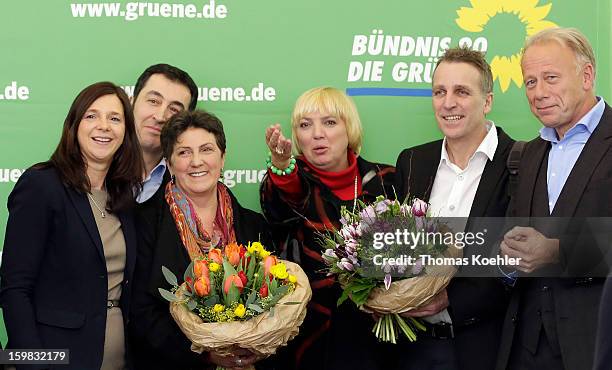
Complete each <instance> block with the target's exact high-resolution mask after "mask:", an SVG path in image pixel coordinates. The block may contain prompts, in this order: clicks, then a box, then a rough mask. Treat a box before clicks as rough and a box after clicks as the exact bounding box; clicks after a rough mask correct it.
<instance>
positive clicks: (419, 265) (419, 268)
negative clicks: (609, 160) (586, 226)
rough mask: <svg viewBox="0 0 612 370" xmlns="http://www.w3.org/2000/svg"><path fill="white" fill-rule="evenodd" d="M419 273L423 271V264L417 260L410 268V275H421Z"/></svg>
mask: <svg viewBox="0 0 612 370" xmlns="http://www.w3.org/2000/svg"><path fill="white" fill-rule="evenodd" d="M421 271H423V263H422V262H421V259H420V258H419V259H418V260H417V261H416V263H415V264H414V265H413V266H412V275H418V274H420V273H421Z"/></svg>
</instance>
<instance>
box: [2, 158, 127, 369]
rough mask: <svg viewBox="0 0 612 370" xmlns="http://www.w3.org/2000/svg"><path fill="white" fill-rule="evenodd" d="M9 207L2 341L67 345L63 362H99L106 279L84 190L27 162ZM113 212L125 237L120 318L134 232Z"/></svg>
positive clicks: (80, 365) (84, 365) (86, 365)
mask: <svg viewBox="0 0 612 370" xmlns="http://www.w3.org/2000/svg"><path fill="white" fill-rule="evenodd" d="M8 209H9V218H8V223H7V226H6V236H5V240H4V253H3V259H2V267H1V268H0V277H1V282H0V286H1V289H0V302H1V304H2V309H3V312H4V322H5V324H6V329H7V333H8V345H7V348H48V349H61V348H68V349H69V350H70V365H69V366H62V367H61V368H62V369H64V368H66V369H79V370H83V369H99V368H100V366H101V365H102V356H103V352H104V336H105V329H106V314H107V308H106V301H107V294H108V281H107V271H106V260H105V258H104V249H103V246H102V241H101V239H100V235H99V233H98V229H97V226H96V222H95V219H94V216H93V213H92V210H91V207H90V205H89V201H88V200H87V196H86V195H85V194H82V193H79V192H77V191H75V190H73V189H72V188H67V187H66V186H64V185H63V184H62V182H61V181H60V178H59V176H58V174H57V172H56V170H55V169H54V168H46V169H28V170H27V171H26V172H25V173H24V174H23V175H22V176H21V177H20V179H19V181H18V182H17V184H16V185H15V188H14V189H13V191H12V192H11V194H10V195H9V199H8ZM117 216H118V217H119V219H120V221H121V225H122V229H123V235H124V237H125V244H126V265H125V271H124V281H123V284H122V289H123V292H122V295H121V308H122V311H123V317H124V322H127V315H128V312H129V309H130V299H129V298H130V295H131V294H130V293H131V283H130V280H131V278H132V274H133V271H134V265H135V262H136V261H135V260H136V233H135V227H134V222H133V218H132V215H131V214H130V213H120V214H118V215H117ZM31 368H47V367H45V366H40V367H31Z"/></svg>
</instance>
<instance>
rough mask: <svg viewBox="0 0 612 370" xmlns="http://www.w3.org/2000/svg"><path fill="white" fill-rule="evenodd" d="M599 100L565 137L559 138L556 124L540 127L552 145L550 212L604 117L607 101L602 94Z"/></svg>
mask: <svg viewBox="0 0 612 370" xmlns="http://www.w3.org/2000/svg"><path fill="white" fill-rule="evenodd" d="M597 100H598V102H597V104H596V105H595V106H594V107H593V108H591V110H590V111H589V112H588V113H587V114H586V115H585V116H584V117H582V118H581V119H580V120H579V121H578V122H577V123H576V124H575V125H574V127H572V128H570V129H569V130H568V131H567V132H566V133H565V135H564V136H563V139H561V140H559V138H558V137H557V131H555V129H554V128H552V127H543V128H541V129H540V137H541V138H542V139H543V140H546V141H548V142H550V143H551V146H552V147H551V148H550V152H549V153H548V171H547V172H546V183H547V186H548V209H549V211H550V213H552V211H553V209H554V208H555V204H557V199H559V195H560V194H561V190H563V186H564V185H565V181H567V178H568V177H569V174H570V172H571V171H572V168H574V164H576V161H577V160H578V157H579V156H580V153H582V149H583V148H584V145H585V144H586V142H587V141H588V140H589V138H590V137H591V134H592V133H593V131H595V128H597V125H598V124H599V121H600V120H601V117H602V116H603V112H604V109H605V107H606V105H605V102H604V100H603V99H602V98H601V97H597Z"/></svg>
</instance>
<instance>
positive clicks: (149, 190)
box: [136, 158, 166, 203]
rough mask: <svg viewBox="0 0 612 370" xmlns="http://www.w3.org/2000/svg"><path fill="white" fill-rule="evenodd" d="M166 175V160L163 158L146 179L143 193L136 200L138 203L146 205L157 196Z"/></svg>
mask: <svg viewBox="0 0 612 370" xmlns="http://www.w3.org/2000/svg"><path fill="white" fill-rule="evenodd" d="M164 173H166V159H165V158H162V160H161V161H160V162H159V163H158V164H157V166H155V167H153V170H152V171H151V173H149V176H147V177H146V178H145V179H144V182H143V183H142V191H141V192H140V194H138V197H137V198H136V201H137V202H138V203H144V202H145V201H147V200H149V199H150V198H151V197H152V196H153V194H155V192H156V191H157V189H159V187H160V186H161V183H162V181H163V180H164Z"/></svg>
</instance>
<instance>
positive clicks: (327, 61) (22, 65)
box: [0, 0, 612, 343]
mask: <svg viewBox="0 0 612 370" xmlns="http://www.w3.org/2000/svg"><path fill="white" fill-rule="evenodd" d="M610 2H611V0H584V1H581V2H577V1H567V0H566V1H557V0H544V1H542V0H540V1H538V0H471V1H468V0H458V1H405V0H387V1H380V2H371V1H355V0H351V1H348V0H335V1H330V0H309V1H305V0H294V1H281V0H266V1H261V0H260V1H253V0H199V1H192V2H186V1H181V0H172V1H171V2H170V1H169V2H166V3H162V2H159V1H155V2H147V3H145V2H140V3H136V2H126V1H120V2H114V3H111V2H98V3H89V4H86V3H71V2H69V1H64V0H53V1H33V0H20V1H3V2H2V5H0V50H1V51H0V203H1V204H2V206H1V207H0V238H2V243H0V245H2V244H3V240H4V229H5V225H6V219H7V216H8V215H7V211H6V207H5V206H4V205H5V204H6V200H7V197H8V194H9V193H10V191H11V189H12V188H13V186H14V184H15V182H16V180H17V178H18V177H19V175H20V174H21V171H22V170H24V169H26V168H27V167H29V166H30V165H31V164H33V163H35V162H39V161H42V160H46V159H47V158H48V157H49V156H50V154H51V152H52V150H53V149H54V148H55V145H56V144H57V141H58V139H59V136H60V131H61V126H62V123H63V120H64V117H65V115H66V113H67V110H68V108H69V106H70V103H71V102H72V99H73V98H74V97H75V96H76V94H77V93H78V92H79V91H80V90H81V89H82V88H83V87H85V86H86V85H88V84H91V83H93V82H96V81H101V80H110V81H113V82H115V83H117V84H119V85H122V86H126V89H127V90H128V91H131V89H132V88H133V84H134V83H135V80H136V78H137V77H138V75H139V74H140V73H141V72H142V71H143V70H144V69H145V68H146V67H147V66H149V65H151V64H155V63H159V62H165V63H170V64H174V65H177V66H179V67H181V68H183V69H184V70H186V71H188V72H189V73H190V74H191V75H192V77H193V78H194V80H195V81H196V83H197V84H198V86H199V87H200V88H201V92H200V101H199V104H198V107H200V108H204V109H207V110H210V111H212V112H214V113H216V114H217V115H218V116H219V117H220V118H221V120H222V121H223V122H224V124H225V130H226V135H227V138H228V153H227V161H226V172H225V177H226V179H227V183H228V185H229V186H233V190H234V192H235V194H236V195H237V196H238V198H239V199H240V201H241V202H242V203H243V204H244V205H246V206H248V207H250V208H258V207H259V206H258V196H257V191H258V181H257V174H258V172H259V171H261V170H262V169H263V168H264V158H265V153H266V147H265V143H264V140H263V135H264V128H265V127H266V126H267V125H269V124H271V123H275V122H281V123H282V124H283V125H284V127H285V129H286V133H288V127H289V126H288V120H289V116H290V112H291V109H292V105H293V103H294V101H295V99H296V98H297V97H298V96H299V95H300V94H301V93H302V92H303V91H305V90H306V89H309V88H311V87H315V86H321V85H331V86H335V87H338V88H341V89H346V90H347V92H349V94H351V95H354V99H355V101H356V103H357V106H358V108H359V111H360V114H361V118H362V121H363V123H364V127H365V141H364V146H363V151H362V155H363V156H364V157H366V158H368V159H369V160H374V161H379V162H386V163H394V162H395V159H396V156H397V154H398V153H399V151H400V150H401V149H402V148H405V147H408V146H412V145H415V144H419V143H423V142H426V141H430V140H433V139H436V138H439V137H440V133H439V132H438V130H437V128H436V124H435V121H434V118H433V115H432V111H431V102H430V100H431V99H430V98H429V90H428V89H429V88H430V84H429V81H430V76H431V70H432V67H433V65H434V64H435V60H436V59H435V58H436V57H437V56H438V55H439V54H440V53H441V52H442V49H443V47H444V46H449V45H450V46H455V45H457V44H458V43H459V41H460V40H463V41H464V42H468V44H469V45H472V46H473V47H475V48H477V49H479V50H483V51H484V50H486V51H487V59H488V60H489V62H490V63H491V64H492V67H493V72H494V76H495V78H496V83H495V90H494V93H495V99H494V106H493V111H492V113H491V114H490V116H489V118H490V119H492V120H493V121H495V122H496V124H498V125H500V126H503V127H504V129H505V130H506V131H507V132H509V133H510V134H511V135H512V136H513V137H514V138H516V139H530V138H532V137H534V136H535V135H537V130H538V128H539V126H540V125H539V123H538V122H537V121H536V120H535V119H534V117H533V116H532V115H531V113H530V112H529V108H528V106H527V102H526V99H525V97H524V91H523V88H522V82H521V81H522V78H521V75H520V66H519V62H518V55H519V54H518V53H519V52H520V49H521V46H522V44H523V42H524V40H525V37H526V36H528V35H529V34H531V33H533V32H536V31H538V30H540V29H543V28H546V27H551V26H554V25H559V26H572V27H577V28H579V29H580V30H581V31H583V32H584V33H585V34H586V35H587V37H588V38H589V39H590V40H591V42H592V44H593V47H594V49H595V53H596V56H597V61H598V67H597V92H598V94H599V95H601V96H603V97H604V98H607V99H610V96H611V95H610V90H611V85H612V81H611V74H610V60H611V58H612V51H611V50H612V48H610V35H611V34H612V32H611V27H612V26H611V23H612V15H611V5H610ZM32 232H36V230H33V231H32ZM0 248H1V247H0ZM3 331H4V330H3V326H1V325H0V340H1V341H2V342H3V343H5V342H6V336H5V334H4V333H3Z"/></svg>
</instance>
